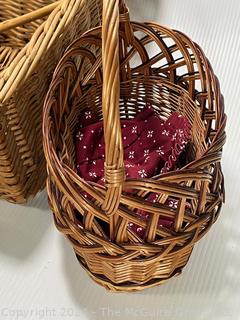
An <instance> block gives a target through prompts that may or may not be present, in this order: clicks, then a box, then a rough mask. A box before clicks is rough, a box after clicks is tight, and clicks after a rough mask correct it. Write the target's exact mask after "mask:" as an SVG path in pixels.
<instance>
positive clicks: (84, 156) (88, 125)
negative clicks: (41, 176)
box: [76, 106, 191, 238]
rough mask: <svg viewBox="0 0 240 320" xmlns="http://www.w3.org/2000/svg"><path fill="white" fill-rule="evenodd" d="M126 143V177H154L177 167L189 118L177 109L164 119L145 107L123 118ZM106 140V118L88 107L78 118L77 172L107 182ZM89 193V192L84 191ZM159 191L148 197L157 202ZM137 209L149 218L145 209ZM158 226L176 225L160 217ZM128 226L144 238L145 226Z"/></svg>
mask: <svg viewBox="0 0 240 320" xmlns="http://www.w3.org/2000/svg"><path fill="white" fill-rule="evenodd" d="M121 127H122V139H123V147H124V164H125V172H126V177H127V178H138V179H139V178H140V179H141V178H143V179H147V178H151V177H153V176H155V175H158V174H160V173H165V172H167V171H169V170H173V169H176V168H175V167H176V166H175V164H176V162H177V160H178V157H179V155H180V154H181V153H182V151H183V150H184V148H185V145H186V144H187V142H188V140H189V138H190V134H191V126H190V123H189V121H188V120H187V119H186V118H185V117H183V116H182V115H180V114H179V113H178V112H174V113H172V114H171V115H170V116H169V118H168V119H167V120H166V121H164V120H162V119H161V118H160V116H159V115H158V113H157V112H155V111H154V109H153V108H152V107H151V106H148V107H145V108H144V109H143V110H142V111H141V112H139V113H138V114H137V115H136V116H135V118H134V119H132V120H121ZM104 158H105V143H104V135H103V122H102V121H97V119H96V117H95V114H94V113H92V112H91V110H86V111H85V112H84V116H83V117H82V118H81V119H80V121H79V127H78V130H77V134H76V166H77V170H78V174H79V175H80V176H81V177H82V178H83V179H84V180H86V181H92V182H96V183H99V184H101V185H103V184H104V161H105V160H104ZM84 196H85V197H87V196H88V195H87V194H84ZM157 197H158V195H156V194H153V193H152V194H150V195H148V197H147V200H148V201H150V202H155V201H156V200H157ZM166 205H168V206H169V207H170V208H173V209H176V207H177V205H178V201H177V200H176V199H173V198H169V199H168V200H167V203H166ZM136 213H137V214H138V215H139V216H140V217H141V218H142V219H149V218H150V217H149V214H148V213H147V212H146V211H143V210H138V211H136ZM158 225H159V226H163V227H166V228H172V227H173V221H172V220H170V219H169V218H167V217H160V218H159V221H158ZM129 227H130V228H131V229H132V230H133V231H134V232H136V233H137V234H138V235H139V236H140V237H141V238H144V235H145V230H143V228H141V227H139V226H137V225H135V224H133V223H129Z"/></svg>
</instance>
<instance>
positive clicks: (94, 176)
mask: <svg viewBox="0 0 240 320" xmlns="http://www.w3.org/2000/svg"><path fill="white" fill-rule="evenodd" d="M89 176H90V177H92V178H97V175H96V172H94V171H93V172H91V171H90V172H89Z"/></svg>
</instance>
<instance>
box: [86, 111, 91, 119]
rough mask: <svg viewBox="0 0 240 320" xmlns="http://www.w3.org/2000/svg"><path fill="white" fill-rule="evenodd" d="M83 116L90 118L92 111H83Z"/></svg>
mask: <svg viewBox="0 0 240 320" xmlns="http://www.w3.org/2000/svg"><path fill="white" fill-rule="evenodd" d="M85 118H86V119H91V118H92V113H91V111H85Z"/></svg>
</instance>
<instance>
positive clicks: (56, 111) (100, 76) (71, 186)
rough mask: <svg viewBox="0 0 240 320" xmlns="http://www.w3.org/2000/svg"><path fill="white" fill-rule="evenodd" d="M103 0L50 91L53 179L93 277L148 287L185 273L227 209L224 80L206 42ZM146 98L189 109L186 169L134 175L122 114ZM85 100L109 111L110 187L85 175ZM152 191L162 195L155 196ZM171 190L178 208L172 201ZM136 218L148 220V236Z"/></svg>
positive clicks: (65, 220) (70, 232)
mask: <svg viewBox="0 0 240 320" xmlns="http://www.w3.org/2000/svg"><path fill="white" fill-rule="evenodd" d="M103 3H104V6H103V27H102V29H101V28H100V27H99V28H95V29H92V30H90V31H88V32H86V33H85V34H84V35H82V36H81V37H80V38H79V39H78V40H76V41H75V42H74V43H73V44H72V45H71V46H70V47H69V49H68V51H67V52H66V54H65V55H64V57H63V58H62V59H61V61H60V63H59V64H58V66H57V68H56V70H55V73H54V76H53V80H52V83H51V86H50V89H49V92H48V94H47V97H46V101H45V106H44V117H43V137H44V151H45V155H46V159H47V165H48V173H49V176H48V182H47V187H48V194H49V200H50V205H51V208H52V210H53V212H54V217H55V223H56V226H57V228H58V229H59V230H60V231H61V232H63V233H64V234H65V235H66V237H67V238H68V239H69V240H70V241H71V243H72V246H73V248H74V251H75V253H76V255H77V257H78V259H79V262H80V263H81V265H82V266H83V267H84V268H85V269H86V270H87V272H88V273H89V274H90V276H91V277H92V278H93V279H94V280H95V281H96V282H98V283H100V284H101V285H103V286H104V287H106V288H108V289H110V290H117V291H132V290H141V289H144V288H147V287H151V286H155V285H157V284H160V283H162V282H165V281H166V280H167V279H169V278H171V277H173V276H175V275H177V274H179V273H181V270H182V268H183V267H184V266H185V264H186V263H187V261H188V259H189V257H190V254H191V252H192V249H193V246H194V244H195V243H196V242H197V241H198V240H199V239H201V238H202V236H203V235H205V234H206V232H207V231H208V230H209V229H210V227H211V226H212V224H213V223H214V222H215V221H216V219H217V217H218V215H219V212H220V209H221V206H222V202H223V200H224V186H223V174H222V171H221V164H220V160H221V153H222V147H223V145H224V142H225V131H224V130H225V123H226V117H225V115H224V106H223V98H222V96H221V92H220V88H219V83H218V80H217V78H216V76H215V75H214V73H213V71H212V68H211V66H210V64H209V62H208V60H207V59H206V57H205V55H204V54H203V52H202V50H201V49H200V47H199V46H198V45H197V44H195V43H193V42H192V41H191V40H190V39H189V38H188V37H187V36H185V35H184V34H182V33H181V32H179V31H173V30H170V29H168V28H166V27H162V26H160V25H157V24H154V23H135V22H134V23H133V22H132V23H130V22H129V19H128V11H127V8H126V7H125V5H124V3H123V2H122V1H121V3H120V12H121V14H120V18H119V7H118V3H117V1H115V0H109V1H107V0H105V1H103ZM118 30H119V31H118ZM101 36H102V37H101ZM101 48H103V50H102V55H101V53H100V49H101ZM83 64H84V65H85V68H83ZM146 104H150V105H151V106H152V107H153V108H154V109H155V110H156V111H157V112H158V113H159V114H160V115H161V118H162V119H167V117H168V116H169V115H170V114H171V113H172V112H174V111H176V110H177V111H178V112H180V113H181V114H182V115H184V116H185V117H187V118H188V120H189V122H190V123H191V125H192V137H191V141H190V142H189V144H188V146H187V150H186V154H185V160H184V164H183V165H182V167H181V169H180V170H176V171H172V172H169V173H165V174H161V175H159V176H155V177H153V178H151V179H128V178H126V177H125V174H124V164H123V145H122V136H121V130H120V119H132V118H133V117H134V116H135V115H136V114H137V113H138V112H139V111H140V110H142V109H143V108H144V107H145V106H146ZM86 108H88V109H89V108H90V109H91V110H92V112H94V113H95V114H96V115H97V117H98V119H99V120H101V119H103V120H104V138H105V144H106V150H105V179H106V183H105V186H104V187H102V186H100V185H98V184H96V183H91V182H88V181H84V180H83V179H81V177H79V176H78V174H77V171H76V168H75V144H74V136H75V128H76V125H77V123H78V119H79V117H81V115H82V114H83V112H84V110H85V109H86ZM127 190H132V192H131V193H129V192H127ZM83 191H84V192H87V193H88V194H89V195H90V196H91V197H90V198H84V196H83ZM153 192H154V193H157V194H158V195H159V197H158V202H157V203H152V202H149V201H148V200H147V196H148V195H149V194H150V193H153ZM170 197H174V198H175V199H177V200H178V206H177V208H176V209H173V208H170V207H169V206H168V205H167V200H168V199H169V198H170ZM187 204H188V205H189V204H190V208H191V209H190V210H186V205H187ZM137 209H140V210H145V211H147V212H148V213H149V215H150V217H151V218H150V219H149V220H147V221H146V220H144V219H142V218H141V217H139V215H138V214H137V213H136V210H137ZM160 216H161V217H168V218H172V219H173V220H174V221H175V223H174V229H167V228H164V227H161V226H160V227H159V226H158V219H159V217H160ZM129 223H134V224H137V225H138V226H140V227H142V228H144V229H146V236H145V239H144V240H143V239H142V238H140V237H139V236H138V235H137V234H136V233H135V232H134V231H133V230H131V229H130V228H129V227H128V226H129Z"/></svg>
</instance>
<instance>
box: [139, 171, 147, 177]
mask: <svg viewBox="0 0 240 320" xmlns="http://www.w3.org/2000/svg"><path fill="white" fill-rule="evenodd" d="M138 174H139V176H140V177H141V178H146V177H147V172H146V170H144V169H142V170H139V171H138Z"/></svg>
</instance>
